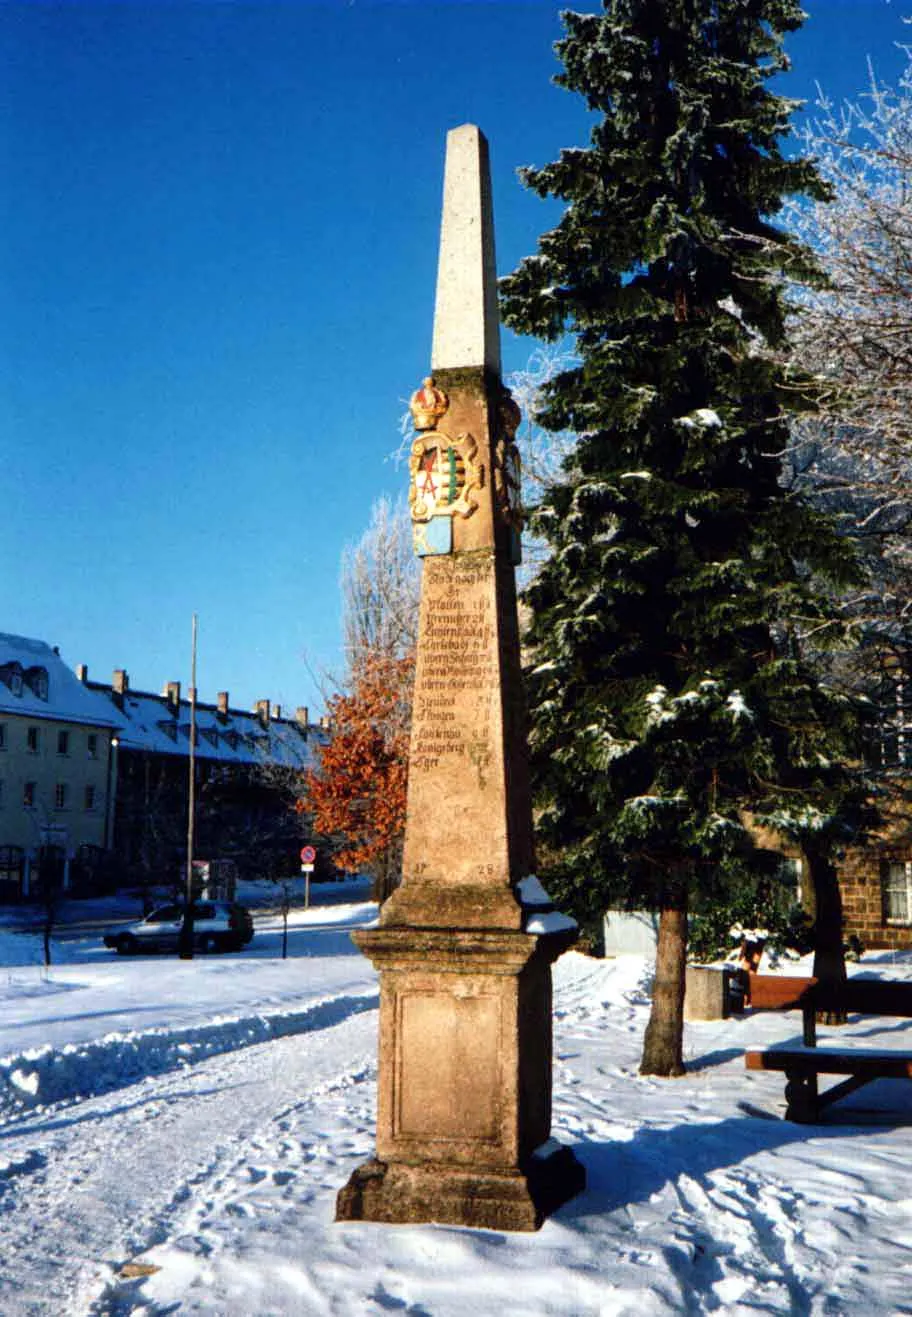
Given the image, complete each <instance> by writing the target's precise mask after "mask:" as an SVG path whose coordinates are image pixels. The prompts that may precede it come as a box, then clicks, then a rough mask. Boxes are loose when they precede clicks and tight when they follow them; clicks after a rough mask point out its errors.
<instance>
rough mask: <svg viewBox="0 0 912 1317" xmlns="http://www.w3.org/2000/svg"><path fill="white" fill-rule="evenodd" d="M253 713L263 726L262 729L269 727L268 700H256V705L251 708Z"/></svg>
mask: <svg viewBox="0 0 912 1317" xmlns="http://www.w3.org/2000/svg"><path fill="white" fill-rule="evenodd" d="M253 711H254V713H255V714H256V716H257V717H258V718H259V720H260V722H261V723H262V724H263V726H264V727H268V726H269V701H268V700H257V702H256V704H255V705H254V706H253Z"/></svg>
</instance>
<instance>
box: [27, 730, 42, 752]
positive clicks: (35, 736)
mask: <svg viewBox="0 0 912 1317" xmlns="http://www.w3.org/2000/svg"><path fill="white" fill-rule="evenodd" d="M25 743H26V745H27V746H28V749H29V753H30V754H33V755H36V754H37V753H38V750H39V748H40V746H41V729H40V727H28V728H26V732H25Z"/></svg>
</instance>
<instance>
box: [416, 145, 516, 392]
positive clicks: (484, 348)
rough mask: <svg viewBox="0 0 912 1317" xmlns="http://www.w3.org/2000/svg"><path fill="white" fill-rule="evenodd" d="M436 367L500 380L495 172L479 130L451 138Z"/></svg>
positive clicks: (442, 233) (439, 277)
mask: <svg viewBox="0 0 912 1317" xmlns="http://www.w3.org/2000/svg"><path fill="white" fill-rule="evenodd" d="M431 365H432V368H433V369H434V370H448V369H453V368H459V367H463V368H464V367H473V366H474V367H487V368H488V370H490V371H492V372H493V373H494V374H496V375H499V374H500V322H499V314H498V309H497V267H496V262H495V255H494V214H493V206H492V202H491V167H490V163H489V159H488V143H487V139H486V137H485V135H484V133H483V132H482V131H481V129H480V128H479V127H478V126H477V124H471V123H467V124H461V125H460V126H459V127H458V128H452V129H450V131H449V132H448V133H447V152H446V168H445V171H444V182H443V218H442V221H441V227H440V260H439V264H438V267H437V301H436V306H435V309H434V343H433V349H432V352H431Z"/></svg>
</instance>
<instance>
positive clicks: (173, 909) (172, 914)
mask: <svg viewBox="0 0 912 1317" xmlns="http://www.w3.org/2000/svg"><path fill="white" fill-rule="evenodd" d="M182 917H183V913H182V911H181V908H180V906H179V905H163V906H160V907H159V908H158V909H157V910H153V911H152V913H151V915H146V920H145V922H146V923H147V924H171V923H174V921H175V920H176V919H181V918H182Z"/></svg>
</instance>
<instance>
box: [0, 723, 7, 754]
mask: <svg viewBox="0 0 912 1317" xmlns="http://www.w3.org/2000/svg"><path fill="white" fill-rule="evenodd" d="M5 749H6V723H0V750H5Z"/></svg>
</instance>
